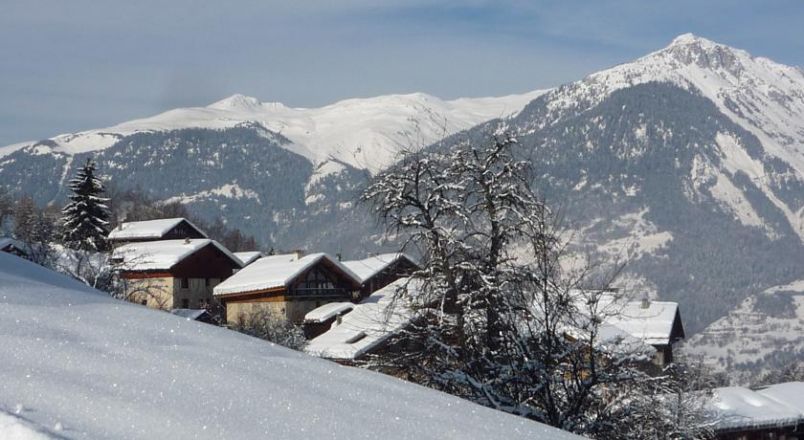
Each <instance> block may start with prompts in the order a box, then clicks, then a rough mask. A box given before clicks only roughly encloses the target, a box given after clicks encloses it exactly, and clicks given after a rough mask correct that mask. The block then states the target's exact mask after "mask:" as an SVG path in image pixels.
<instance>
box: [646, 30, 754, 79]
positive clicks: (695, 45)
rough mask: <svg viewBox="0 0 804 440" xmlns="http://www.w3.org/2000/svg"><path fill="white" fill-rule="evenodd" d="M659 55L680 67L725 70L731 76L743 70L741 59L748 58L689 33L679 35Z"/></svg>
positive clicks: (734, 50) (738, 51)
mask: <svg viewBox="0 0 804 440" xmlns="http://www.w3.org/2000/svg"><path fill="white" fill-rule="evenodd" d="M659 53H660V54H662V55H669V56H670V57H671V58H672V59H673V60H674V61H676V62H678V63H680V64H682V65H696V66H698V67H700V68H702V69H708V70H716V69H725V70H727V71H729V72H731V73H733V74H738V73H739V71H741V70H742V69H743V66H742V63H741V61H740V59H741V58H743V57H748V58H750V55H748V53H747V52H744V51H741V50H739V49H734V48H732V47H729V46H726V45H724V44H720V43H716V42H714V41H711V40H708V39H706V38H703V37H699V36H697V35H695V34H691V33H687V34H682V35H679V36H678V37H676V38H675V39H673V41H672V42H670V45H668V46H667V47H665V48H664V49H662V50H661V51H659Z"/></svg>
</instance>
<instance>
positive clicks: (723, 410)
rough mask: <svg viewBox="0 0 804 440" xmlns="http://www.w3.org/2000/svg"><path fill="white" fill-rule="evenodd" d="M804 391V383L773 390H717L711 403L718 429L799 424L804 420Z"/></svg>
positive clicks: (727, 388) (787, 384) (792, 383)
mask: <svg viewBox="0 0 804 440" xmlns="http://www.w3.org/2000/svg"><path fill="white" fill-rule="evenodd" d="M802 391H804V382H790V383H786V384H779V385H774V386H773V389H771V390H770V391H768V390H767V389H766V390H762V391H752V390H750V389H748V388H743V387H725V388H717V389H715V396H714V398H713V400H712V403H711V410H712V411H713V412H714V416H715V428H716V429H718V430H724V429H735V428H753V427H756V428H759V427H763V426H786V425H792V424H795V423H798V422H800V421H802V420H804V408H802V406H804V403H802V399H801V394H800V393H801V392H802ZM795 393H799V394H797V395H796V394H795ZM778 397H782V399H781V400H779V399H778ZM790 397H793V398H792V399H790Z"/></svg>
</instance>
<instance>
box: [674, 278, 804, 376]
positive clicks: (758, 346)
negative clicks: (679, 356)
mask: <svg viewBox="0 0 804 440" xmlns="http://www.w3.org/2000/svg"><path fill="white" fill-rule="evenodd" d="M687 346H688V349H689V350H690V351H691V352H693V353H701V354H704V355H705V356H706V358H707V359H708V360H709V362H710V364H711V365H712V366H713V367H714V369H715V370H716V371H724V372H730V373H731V374H729V377H730V379H731V380H733V383H734V384H737V385H746V384H750V383H751V381H752V380H756V378H757V377H758V376H759V373H767V372H770V371H773V370H775V369H779V368H781V367H784V366H787V365H789V364H790V363H791V362H795V361H798V362H801V361H802V360H804V280H799V281H796V282H794V283H790V284H788V285H784V286H776V287H772V288H770V289H767V290H765V291H763V292H761V293H758V294H756V295H752V296H749V297H748V298H746V299H745V300H744V301H743V302H742V303H741V304H740V305H739V306H738V307H737V308H735V309H734V310H733V311H732V312H730V313H729V314H728V315H727V316H725V317H723V318H721V319H719V320H717V321H715V322H713V323H712V324H710V325H709V326H708V327H706V329H705V330H704V331H702V332H701V333H699V334H697V335H695V336H693V337H692V338H691V339H690V340H689V342H688V344H687Z"/></svg>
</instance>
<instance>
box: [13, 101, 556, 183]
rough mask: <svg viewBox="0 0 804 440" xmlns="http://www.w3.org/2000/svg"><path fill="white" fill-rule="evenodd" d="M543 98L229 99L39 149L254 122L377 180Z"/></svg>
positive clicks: (306, 152) (66, 137)
mask: <svg viewBox="0 0 804 440" xmlns="http://www.w3.org/2000/svg"><path fill="white" fill-rule="evenodd" d="M542 93H544V91H541V90H537V91H533V92H530V93H525V94H521V95H510V96H503V97H493V98H461V99H456V100H452V101H445V100H441V99H439V98H436V97H435V96H431V95H427V94H424V93H413V94H408V95H387V96H378V97H374V98H367V99H347V100H344V101H339V102H336V103H334V104H331V105H327V106H325V107H320V108H291V107H287V106H285V105H283V104H281V103H278V102H260V101H259V100H258V99H256V98H253V97H249V96H243V95H233V96H230V97H228V98H226V99H223V100H221V101H218V102H215V103H214V104H211V105H209V106H207V107H193V108H180V109H175V110H170V111H167V112H165V113H161V114H159V115H156V116H153V117H150V118H145V119H138V120H134V121H129V122H124V123H122V124H119V125H116V126H113V127H109V128H103V129H97V130H89V131H85V132H80V133H74V134H63V135H59V136H56V137H54V138H52V139H50V142H46V143H42V145H41V153H42V154H44V153H46V152H48V151H51V150H52V151H55V152H63V153H67V154H70V155H72V154H77V153H85V152H89V151H97V150H102V149H105V148H108V147H109V146H111V145H113V144H114V143H115V142H117V141H118V140H120V139H121V138H123V137H124V136H127V135H131V134H133V133H138V132H150V131H170V130H176V129H181V128H216V129H220V128H229V127H234V126H238V125H242V124H247V123H255V122H256V123H259V124H261V125H262V126H263V127H265V128H267V129H269V130H271V131H274V132H277V133H280V134H282V135H283V136H285V137H286V138H288V139H290V140H291V141H292V144H289V145H287V146H286V148H288V149H289V150H291V151H293V152H295V153H298V154H300V155H302V156H304V157H306V158H307V159H309V160H310V161H311V162H312V163H313V165H314V166H317V165H319V164H322V163H324V162H326V161H329V160H332V159H335V160H336V161H340V162H344V163H347V164H349V165H351V166H353V167H355V168H358V169H368V170H369V171H372V172H375V171H377V170H379V169H381V168H383V167H385V166H388V165H389V164H390V163H391V162H393V160H394V159H395V158H396V154H397V153H398V152H399V150H400V149H402V148H405V147H411V146H414V147H419V146H420V147H424V146H427V145H430V144H431V143H433V142H435V141H437V140H439V139H441V138H442V137H444V136H445V135H449V134H452V133H455V132H456V131H459V130H464V129H467V128H470V127H472V126H474V125H477V124H479V123H481V122H485V121H488V120H490V119H494V118H500V117H505V116H509V115H511V114H514V113H516V112H518V111H519V110H521V109H522V107H524V106H525V104H527V103H528V102H530V101H531V100H532V99H534V98H536V97H537V96H539V95H541V94H542ZM32 144H36V142H29V143H20V144H14V145H9V146H7V147H3V148H0V156H3V155H6V154H9V153H11V152H13V151H16V150H18V149H20V148H23V147H26V146H29V145H32Z"/></svg>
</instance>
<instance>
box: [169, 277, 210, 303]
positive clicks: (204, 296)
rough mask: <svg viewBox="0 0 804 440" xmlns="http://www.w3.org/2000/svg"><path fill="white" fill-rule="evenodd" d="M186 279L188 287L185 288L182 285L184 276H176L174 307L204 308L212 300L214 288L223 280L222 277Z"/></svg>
mask: <svg viewBox="0 0 804 440" xmlns="http://www.w3.org/2000/svg"><path fill="white" fill-rule="evenodd" d="M186 279H187V286H188V287H186V288H184V287H182V278H174V280H175V282H174V283H173V308H183V309H184V308H189V309H200V308H203V307H204V306H205V305H207V304H209V303H210V302H212V289H213V288H214V287H215V286H217V285H218V284H220V282H221V280H220V278H186ZM185 300H186V302H185Z"/></svg>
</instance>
